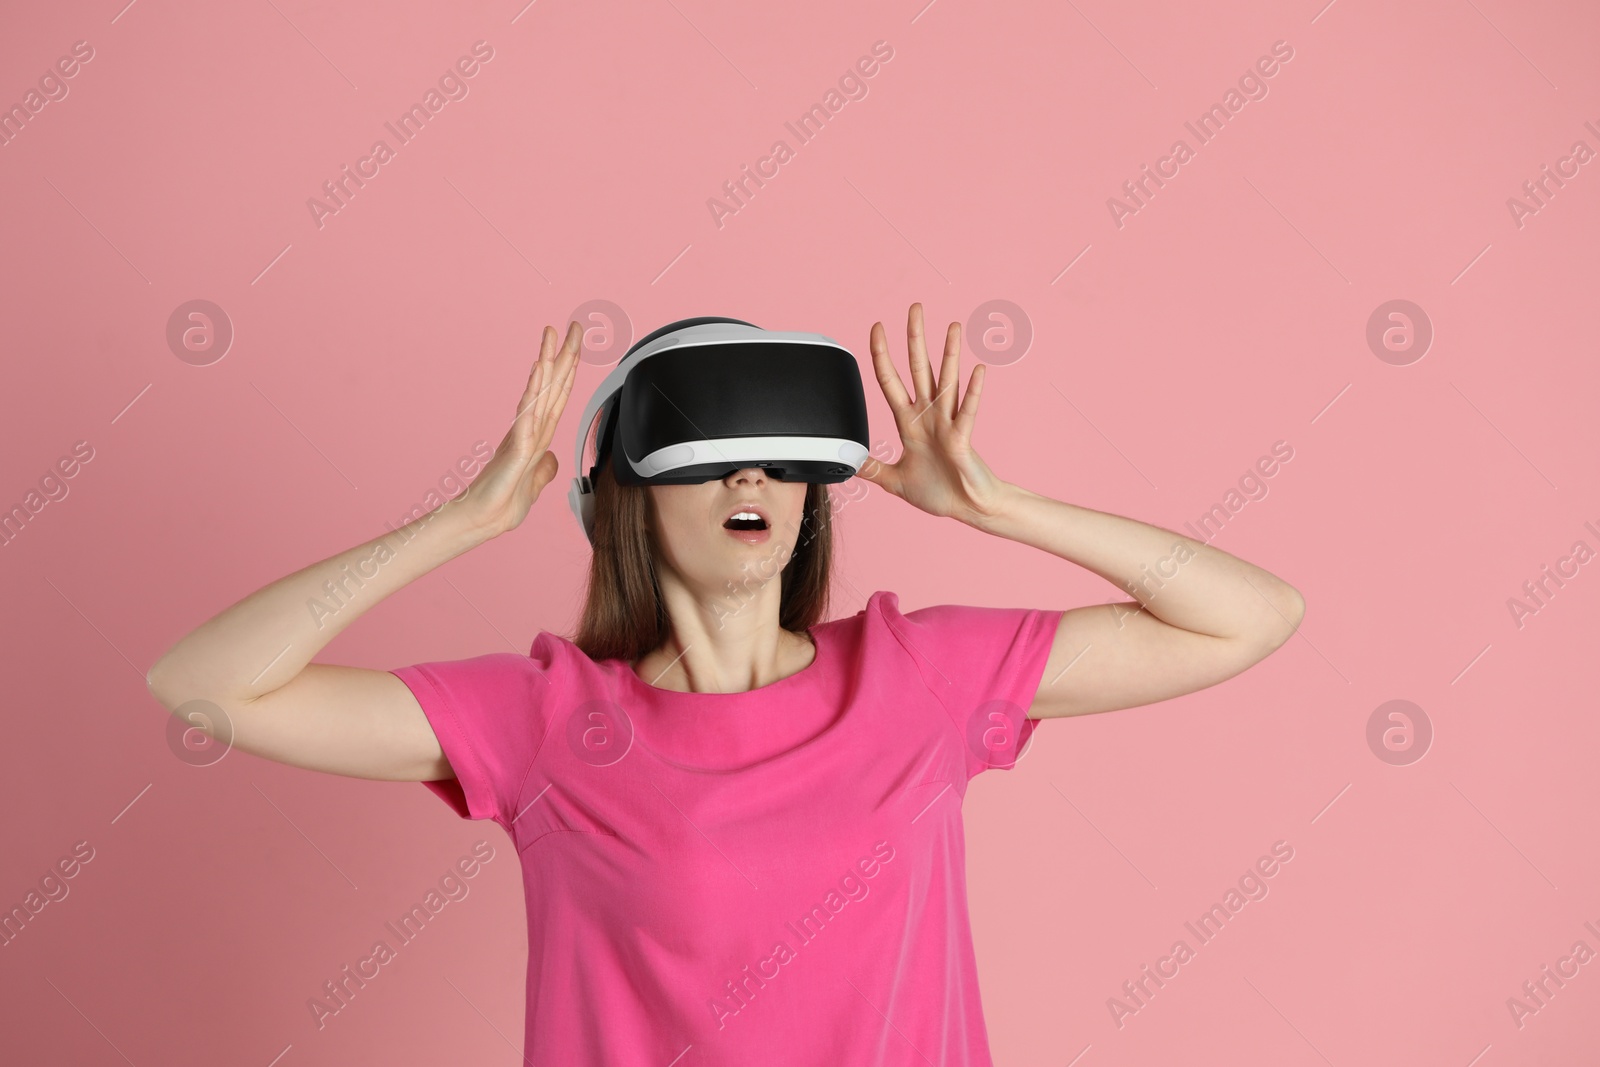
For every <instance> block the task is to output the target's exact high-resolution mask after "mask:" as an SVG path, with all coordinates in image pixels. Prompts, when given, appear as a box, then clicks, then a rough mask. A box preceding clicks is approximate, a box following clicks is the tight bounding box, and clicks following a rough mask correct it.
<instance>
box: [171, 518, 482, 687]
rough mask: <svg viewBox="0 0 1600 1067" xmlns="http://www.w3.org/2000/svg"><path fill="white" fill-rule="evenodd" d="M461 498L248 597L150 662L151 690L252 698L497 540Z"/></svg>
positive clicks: (286, 679)
mask: <svg viewBox="0 0 1600 1067" xmlns="http://www.w3.org/2000/svg"><path fill="white" fill-rule="evenodd" d="M458 504H459V498H458V500H456V501H447V502H446V503H444V504H443V505H441V506H440V507H438V508H436V509H434V510H433V511H431V512H429V513H428V514H426V515H423V516H421V517H420V518H417V519H415V520H413V521H412V522H410V523H407V524H406V525H405V526H402V527H400V529H398V530H396V531H394V532H392V533H390V534H387V535H385V536H383V537H377V538H374V539H373V540H371V541H367V542H365V543H363V544H359V545H356V546H355V547H354V548H351V549H348V550H346V551H344V552H341V553H339V554H338V555H336V556H331V557H329V558H328V559H325V560H322V561H321V562H319V563H313V564H312V565H311V566H309V567H306V568H304V569H302V570H298V571H295V572H294V573H293V574H290V575H287V576H285V577H283V578H279V579H278V580H277V581H275V582H273V583H272V584H271V585H267V586H264V587H263V588H261V589H258V590H256V591H255V592H254V593H251V594H250V595H249V596H247V597H245V598H244V599H243V600H241V601H239V602H238V603H236V604H234V605H233V606H232V607H229V608H227V609H226V610H225V611H223V612H221V613H220V614H218V615H216V616H215V617H213V618H211V619H209V620H208V621H206V622H205V623H203V624H201V625H200V626H199V627H197V628H196V629H195V630H193V631H192V632H191V633H189V634H188V635H187V636H185V637H184V638H183V639H182V640H180V641H179V642H178V643H177V644H175V645H173V646H172V648H171V649H169V650H168V651H167V653H166V654H165V655H164V656H162V657H161V658H160V659H159V660H158V661H157V662H156V664H155V666H153V667H151V668H150V672H149V674H148V675H147V677H146V681H147V684H148V685H149V688H150V691H151V693H152V694H153V695H154V696H155V697H156V699H158V700H160V701H161V702H162V703H163V704H165V705H167V706H168V707H176V706H177V705H179V704H181V703H183V702H184V701H187V700H190V699H194V698H196V697H202V696H203V697H206V698H209V699H212V700H222V699H231V700H237V701H245V700H252V699H254V698H256V697H258V696H261V695H262V694H263V693H268V692H271V691H272V690H274V689H276V688H278V687H279V686H281V685H283V684H284V683H286V682H288V681H290V680H291V679H293V678H294V677H295V676H296V675H297V674H299V673H300V671H301V669H302V668H304V667H305V666H306V664H308V663H310V662H311V661H312V659H313V658H314V657H315V656H316V655H317V653H318V652H320V651H322V649H323V648H324V647H325V646H326V645H327V644H328V642H330V641H332V640H333V638H334V636H335V635H337V634H338V633H340V632H341V631H342V630H344V628H345V627H347V626H349V625H350V624H351V623H352V622H354V621H355V620H356V618H357V617H358V616H359V615H361V614H362V613H363V612H364V611H366V610H367V609H368V608H371V607H372V606H373V605H374V604H376V603H378V601H380V600H382V599H383V598H384V597H386V596H388V595H389V594H390V593H392V592H394V591H395V590H396V589H399V588H401V587H402V586H404V585H406V584H407V583H409V582H411V581H413V580H415V579H416V578H419V577H421V576H422V575H424V574H426V573H427V572H428V571H430V570H432V569H433V568H435V567H437V566H439V565H440V564H442V563H445V562H448V561H449V560H451V559H454V558H455V557H456V556H459V555H461V554H462V553H463V552H466V551H468V550H469V549H471V548H473V547H474V546H476V545H479V544H481V543H483V542H484V541H486V540H488V539H489V538H490V537H491V536H493V533H492V531H490V530H489V529H487V528H485V526H484V525H483V524H481V523H480V522H478V521H476V520H475V519H474V518H473V516H472V515H470V514H468V513H467V512H466V511H465V510H464V509H462V508H461V507H459V506H458Z"/></svg>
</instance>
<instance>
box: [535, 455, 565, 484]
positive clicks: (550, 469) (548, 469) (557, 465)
mask: <svg viewBox="0 0 1600 1067" xmlns="http://www.w3.org/2000/svg"><path fill="white" fill-rule="evenodd" d="M560 470H561V461H560V460H558V459H557V458H556V454H555V453H554V452H551V451H549V450H546V451H545V454H544V455H542V456H540V457H539V458H538V460H537V461H535V462H534V464H533V470H532V474H531V477H532V479H533V491H534V493H535V495H537V494H538V493H540V492H542V491H543V490H544V487H545V486H547V485H549V484H550V483H551V482H553V481H555V477H556V474H557V473H558V472H559V471H560Z"/></svg>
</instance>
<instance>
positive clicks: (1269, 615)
mask: <svg viewBox="0 0 1600 1067" xmlns="http://www.w3.org/2000/svg"><path fill="white" fill-rule="evenodd" d="M970 525H972V526H973V527H974V528H976V529H980V530H983V531H984V532H986V533H992V534H995V535H997V536H999V537H1004V538H1006V539H1008V540H1011V541H1017V542H1020V543H1022V544H1026V545H1031V546H1032V547H1034V548H1037V549H1041V550H1043V551H1045V552H1049V553H1050V554H1052V555H1055V556H1059V557H1061V558H1062V559H1065V560H1069V561H1071V562H1073V563H1076V564H1078V565H1079V566H1081V567H1085V568H1087V569H1088V570H1091V571H1093V572H1094V573H1096V574H1098V575H1100V577H1102V578H1104V579H1106V580H1107V581H1108V582H1111V583H1113V584H1114V585H1116V586H1117V587H1118V588H1119V589H1122V590H1124V591H1125V592H1127V593H1128V595H1130V596H1132V597H1133V598H1135V599H1136V600H1138V601H1139V603H1140V604H1141V605H1142V610H1147V611H1149V612H1150V613H1151V614H1152V615H1155V616H1156V617H1157V618H1159V619H1161V621H1163V622H1166V623H1170V624H1171V625H1173V626H1180V627H1182V628H1183V629H1185V630H1191V631H1193V632H1195V633H1204V634H1210V635H1212V636H1215V637H1229V638H1256V637H1259V638H1262V639H1271V638H1273V637H1275V636H1277V635H1281V634H1283V633H1284V632H1285V631H1286V630H1287V631H1291V632H1292V631H1293V630H1294V628H1295V627H1296V626H1297V625H1299V622H1300V619H1301V616H1302V615H1303V614H1304V612H1305V601H1304V600H1303V599H1302V597H1301V596H1300V593H1299V591H1298V590H1296V589H1295V588H1294V587H1293V586H1292V585H1290V584H1289V583H1287V582H1285V581H1283V580H1282V579H1281V578H1279V577H1277V576H1276V575H1274V574H1272V573H1270V572H1269V571H1264V570H1262V569H1261V568H1260V567H1257V566H1256V565H1255V564H1253V563H1247V562H1246V561H1244V560H1242V559H1239V558H1238V557H1237V556H1232V555H1229V554H1228V553H1227V552H1224V551H1222V550H1221V549H1219V548H1213V547H1211V546H1209V545H1206V544H1204V543H1203V542H1200V541H1196V540H1194V539H1193V538H1190V537H1184V536H1183V535H1182V534H1178V533H1174V532H1173V531H1171V530H1165V529H1162V528H1161V527H1159V526H1151V525H1150V524H1148V523H1143V522H1139V521H1137V520H1135V519H1129V518H1125V517H1123V516H1121V515H1112V514H1109V513H1107V512H1103V511H1094V510H1092V509H1090V508H1084V507H1079V506H1077V505H1075V504H1068V503H1066V502H1064V501H1060V500H1053V499H1051V498H1050V497H1047V496H1043V495H1041V494H1039V493H1035V492H1032V491H1031V490H1028V489H1024V488H1022V487H1021V486H1019V485H1015V484H1013V483H1010V482H1007V483H1005V489H1004V491H1003V493H1002V494H1001V497H1000V499H999V501H998V502H997V503H996V504H995V505H994V506H993V507H991V508H990V509H989V510H988V512H987V513H986V514H985V515H983V516H981V517H980V518H978V519H977V520H975V521H972V522H971V523H970Z"/></svg>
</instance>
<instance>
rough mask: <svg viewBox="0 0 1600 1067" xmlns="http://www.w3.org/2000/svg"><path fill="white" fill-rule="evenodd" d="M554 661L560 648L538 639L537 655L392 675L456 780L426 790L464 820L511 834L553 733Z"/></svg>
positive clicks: (496, 655)
mask: <svg viewBox="0 0 1600 1067" xmlns="http://www.w3.org/2000/svg"><path fill="white" fill-rule="evenodd" d="M554 658H555V647H554V642H553V641H552V640H551V638H550V636H549V635H548V634H545V633H540V635H539V638H538V640H536V641H535V642H534V644H533V652H532V654H531V655H527V656H524V655H519V654H517V653H514V652H493V653H489V654H487V655H483V656H474V657H472V658H471V659H458V660H446V661H440V662H435V663H417V664H413V665H411V666H409V667H399V668H395V669H393V670H391V671H390V672H389V673H390V674H393V675H394V676H395V677H397V678H399V679H400V680H401V681H402V682H404V683H405V684H406V687H407V688H409V689H410V690H411V693H412V695H413V696H415V697H416V698H417V703H418V704H420V705H421V706H422V712H423V714H424V715H426V716H427V718H428V724H429V725H430V726H432V727H433V733H434V736H435V737H437V738H438V739H439V747H440V748H442V749H443V750H444V754H445V757H446V758H447V759H449V761H450V766H451V767H452V768H453V769H454V770H455V772H456V777H455V778H453V779H445V780H443V781H435V782H423V783H422V784H423V785H425V786H427V787H428V789H429V790H430V791H432V792H433V793H434V794H436V795H437V796H439V797H440V798H441V799H442V800H444V801H445V803H447V804H449V805H450V807H451V808H452V809H453V810H454V811H455V813H456V814H457V815H460V816H461V817H462V818H463V819H493V820H494V821H495V822H497V823H499V824H500V825H501V826H503V827H505V828H506V831H507V832H508V833H510V832H511V822H512V820H513V819H514V818H515V817H516V814H517V812H516V808H517V798H518V796H519V795H520V793H521V790H522V786H523V784H524V782H526V781H527V778H528V772H529V771H530V770H531V769H532V767H533V761H534V760H535V759H536V758H537V756H538V754H539V749H540V747H541V746H542V745H543V744H544V741H545V736H546V734H547V732H548V727H549V721H550V713H549V709H550V708H551V707H552V706H553V705H554V697H553V690H554V687H555V684H556V678H555V674H556V666H557V665H556V664H555V663H554Z"/></svg>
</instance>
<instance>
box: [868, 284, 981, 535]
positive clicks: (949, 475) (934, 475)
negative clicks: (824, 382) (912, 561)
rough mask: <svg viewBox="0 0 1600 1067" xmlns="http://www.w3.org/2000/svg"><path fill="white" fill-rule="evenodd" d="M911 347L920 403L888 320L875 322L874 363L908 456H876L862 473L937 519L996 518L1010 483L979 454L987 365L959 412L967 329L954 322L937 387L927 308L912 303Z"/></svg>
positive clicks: (977, 373)
mask: <svg viewBox="0 0 1600 1067" xmlns="http://www.w3.org/2000/svg"><path fill="white" fill-rule="evenodd" d="M906 344H907V347H908V348H909V349H910V354H911V378H912V383H913V384H914V385H915V386H916V390H917V396H916V399H915V400H912V399H911V398H910V397H909V396H907V395H906V390H905V386H904V385H903V384H902V383H901V381H900V375H899V372H897V371H896V370H895V369H894V363H893V362H892V360H891V359H890V356H889V343H888V339H887V338H886V337H885V335H884V332H883V323H881V322H875V323H873V324H872V336H871V341H870V345H871V348H872V366H873V368H874V370H875V371H876V372H877V376H878V384H879V385H880V386H881V387H882V388H883V396H884V399H885V400H887V401H888V402H889V408H890V410H891V411H893V412H894V422H895V427H896V428H897V429H898V430H899V431H900V444H901V452H900V459H899V460H898V461H896V462H894V463H882V462H879V461H878V460H877V459H874V458H872V457H868V459H867V461H866V462H865V463H864V464H863V465H862V467H861V469H860V470H859V471H857V472H856V476H857V477H858V478H864V479H866V480H867V481H869V482H871V483H872V484H873V485H877V486H881V487H883V488H884V489H886V490H888V491H889V492H890V493H893V494H894V495H895V496H897V497H899V498H900V499H902V500H905V501H907V502H908V503H910V504H913V505H915V506H916V507H918V508H921V509H922V510H923V511H926V512H927V513H928V514H930V515H938V516H941V517H954V518H957V519H960V520H961V521H962V522H965V523H968V524H975V523H976V522H977V521H978V520H980V519H982V518H984V517H986V516H988V515H989V514H991V513H992V511H993V508H994V506H995V504H996V503H997V502H998V501H999V499H1000V496H1001V493H1002V491H1003V490H1004V488H1005V484H1006V483H1004V482H1002V481H1001V480H1000V479H999V478H997V477H995V475H994V472H993V471H991V470H990V469H989V465H988V464H986V463H984V461H983V460H982V458H980V457H979V455H978V454H977V453H976V452H974V451H973V450H972V429H973V426H974V425H975V423H976V420H977V417H978V399H979V397H981V396H982V395H983V376H984V371H985V370H986V368H985V367H984V366H983V365H982V364H979V365H978V367H977V368H976V369H974V370H973V372H972V377H971V378H970V379H968V381H967V392H966V394H965V396H964V397H962V398H961V403H960V406H959V407H958V406H957V403H956V401H957V397H956V386H957V383H958V381H959V379H960V370H961V325H960V324H959V323H955V322H952V323H951V324H950V328H949V330H948V331H947V332H946V334H945V342H944V362H943V363H941V364H940V366H939V381H938V384H937V385H935V383H934V380H933V373H932V369H931V367H930V366H929V364H928V350H927V348H926V346H925V345H924V344H923V332H922V304H921V303H915V304H912V305H911V310H910V313H909V314H908V316H907V318H906Z"/></svg>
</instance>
